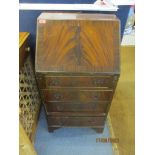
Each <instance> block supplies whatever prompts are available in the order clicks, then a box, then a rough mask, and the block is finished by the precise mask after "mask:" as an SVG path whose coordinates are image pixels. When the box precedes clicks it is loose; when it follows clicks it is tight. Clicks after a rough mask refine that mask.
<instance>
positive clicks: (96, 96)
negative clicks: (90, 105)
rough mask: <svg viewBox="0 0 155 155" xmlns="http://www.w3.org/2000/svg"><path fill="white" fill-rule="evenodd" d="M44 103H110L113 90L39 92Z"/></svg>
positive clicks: (49, 90)
mask: <svg viewBox="0 0 155 155" xmlns="http://www.w3.org/2000/svg"><path fill="white" fill-rule="evenodd" d="M41 93H42V96H43V99H44V101H45V102H46V101H47V102H48V101H59V102H60V101H62V102H63V101H71V102H76V101H79V102H92V101H94V102H98V101H111V99H112V96H113V90H112V89H108V90H90V88H89V89H85V90H77V89H68V90H66V89H63V88H61V89H48V90H41Z"/></svg>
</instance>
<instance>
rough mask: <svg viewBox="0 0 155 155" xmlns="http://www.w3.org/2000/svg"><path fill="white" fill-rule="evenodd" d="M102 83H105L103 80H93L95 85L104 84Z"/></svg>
mask: <svg viewBox="0 0 155 155" xmlns="http://www.w3.org/2000/svg"><path fill="white" fill-rule="evenodd" d="M104 82H105V80H104V79H95V80H94V84H95V85H100V84H104Z"/></svg>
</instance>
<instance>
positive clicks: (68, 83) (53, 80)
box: [37, 76, 118, 89]
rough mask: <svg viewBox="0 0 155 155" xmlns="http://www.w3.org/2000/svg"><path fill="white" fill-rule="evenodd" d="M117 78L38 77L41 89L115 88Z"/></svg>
mask: <svg viewBox="0 0 155 155" xmlns="http://www.w3.org/2000/svg"><path fill="white" fill-rule="evenodd" d="M117 78H118V77H117V76H102V77H101V76H99V77H96V76H94V77H93V76H92V77H91V76H44V77H42V78H41V77H38V78H37V79H38V84H39V87H40V89H46V88H47V89H48V88H54V87H113V86H114V85H115V84H116V81H117Z"/></svg>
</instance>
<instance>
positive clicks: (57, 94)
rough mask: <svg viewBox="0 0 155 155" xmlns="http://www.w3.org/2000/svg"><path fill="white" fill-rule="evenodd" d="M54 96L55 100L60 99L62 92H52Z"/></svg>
mask: <svg viewBox="0 0 155 155" xmlns="http://www.w3.org/2000/svg"><path fill="white" fill-rule="evenodd" d="M54 98H55V99H56V100H60V99H61V98H62V94H60V93H56V94H54Z"/></svg>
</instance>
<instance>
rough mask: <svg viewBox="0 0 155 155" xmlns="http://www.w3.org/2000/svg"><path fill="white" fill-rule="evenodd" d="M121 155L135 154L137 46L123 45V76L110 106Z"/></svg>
mask: <svg viewBox="0 0 155 155" xmlns="http://www.w3.org/2000/svg"><path fill="white" fill-rule="evenodd" d="M110 118H111V124H112V128H113V132H114V135H115V137H116V138H119V143H118V144H117V145H118V151H119V155H134V154H135V48H134V47H121V76H120V79H119V82H118V85H117V88H116V92H115V95H114V98H113V101H112V105H111V108H110Z"/></svg>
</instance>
